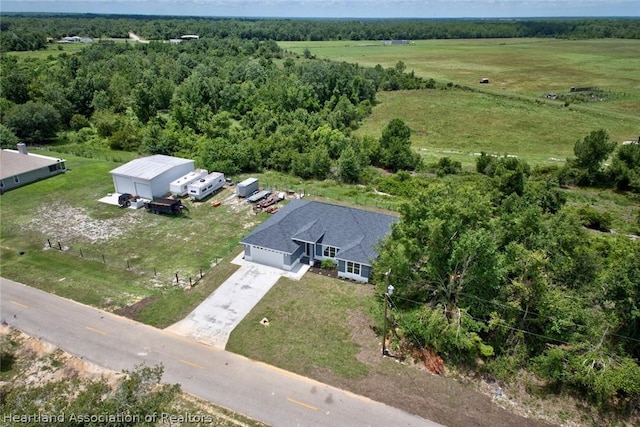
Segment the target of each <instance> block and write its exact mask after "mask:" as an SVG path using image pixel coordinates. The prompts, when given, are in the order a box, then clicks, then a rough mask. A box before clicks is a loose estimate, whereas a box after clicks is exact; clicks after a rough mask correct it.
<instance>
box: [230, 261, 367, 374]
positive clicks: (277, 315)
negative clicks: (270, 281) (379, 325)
mask: <svg viewBox="0 0 640 427" xmlns="http://www.w3.org/2000/svg"><path fill="white" fill-rule="evenodd" d="M372 295H373V287H372V286H370V285H362V284H354V283H350V282H344V281H341V280H337V279H331V278H328V277H326V276H320V275H317V274H312V273H307V274H306V275H305V276H304V277H303V278H302V279H301V280H300V281H295V280H291V279H287V278H281V279H280V280H279V281H278V282H277V283H276V285H275V286H274V287H273V288H272V289H271V291H269V293H268V294H267V295H266V296H265V297H264V298H263V299H262V300H261V301H260V302H259V303H258V305H256V306H255V307H254V308H253V310H252V311H251V312H250V313H249V314H248V315H247V316H246V317H245V318H244V320H243V321H242V322H241V323H240V325H238V326H237V327H236V329H234V330H233V332H232V333H231V336H230V338H229V342H228V343H227V350H229V351H232V352H235V353H239V354H243V355H246V356H247V357H250V358H252V359H257V360H261V361H264V362H266V363H268V364H271V365H274V366H278V367H280V368H283V369H286V370H288V371H292V372H296V373H299V374H302V375H310V374H311V372H312V370H313V369H316V368H328V369H330V370H331V371H332V372H334V373H335V374H337V375H339V376H341V377H344V378H353V379H356V378H361V377H363V376H366V375H367V373H368V370H369V368H368V366H367V365H366V364H364V363H362V362H360V361H358V360H357V358H356V355H357V353H358V351H359V346H358V345H357V344H356V343H355V342H354V340H352V338H351V328H350V327H349V325H348V318H349V315H350V313H354V312H355V311H357V310H366V307H367V304H369V303H370V301H371V300H370V297H371V296H372ZM265 317H266V318H267V319H268V320H269V325H268V326H264V325H263V324H262V323H261V320H262V319H263V318H265Z"/></svg>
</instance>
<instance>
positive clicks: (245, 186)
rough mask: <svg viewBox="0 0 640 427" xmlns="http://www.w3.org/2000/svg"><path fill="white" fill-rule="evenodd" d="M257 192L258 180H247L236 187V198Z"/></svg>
mask: <svg viewBox="0 0 640 427" xmlns="http://www.w3.org/2000/svg"><path fill="white" fill-rule="evenodd" d="M256 191H258V179H257V178H247V179H245V180H244V181H242V182H239V183H238V184H237V185H236V194H237V195H238V197H248V196H251V195H252V194H253V193H254V192H256Z"/></svg>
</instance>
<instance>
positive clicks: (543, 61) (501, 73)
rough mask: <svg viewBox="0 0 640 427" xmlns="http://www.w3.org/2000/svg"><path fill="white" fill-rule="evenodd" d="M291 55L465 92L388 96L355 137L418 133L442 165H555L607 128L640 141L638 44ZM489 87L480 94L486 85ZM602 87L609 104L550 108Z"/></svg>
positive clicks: (419, 46)
mask: <svg viewBox="0 0 640 427" xmlns="http://www.w3.org/2000/svg"><path fill="white" fill-rule="evenodd" d="M280 46H281V47H282V48H283V49H286V50H288V51H290V52H294V53H297V54H302V53H303V51H304V50H305V49H309V50H310V52H311V54H312V55H315V56H316V57H317V58H321V59H324V58H328V59H331V60H337V61H346V62H352V63H358V64H360V65H363V66H375V65H377V64H380V65H382V66H383V67H385V68H387V67H394V66H395V65H396V64H397V63H398V62H399V61H403V62H404V63H405V65H406V71H407V72H411V71H414V72H415V73H416V74H417V75H418V76H421V77H423V78H427V79H428V78H433V79H434V80H436V81H437V82H439V83H440V84H439V86H444V85H445V84H446V83H449V82H451V83H453V84H454V85H460V86H463V87H464V88H466V89H464V90H462V89H450V90H424V91H401V92H382V93H379V94H378V95H377V99H378V101H379V104H378V105H377V106H376V107H374V110H373V114H372V115H371V116H370V117H369V118H367V119H366V120H365V121H364V123H363V124H362V126H361V128H360V129H359V130H358V131H357V133H359V134H368V135H372V136H375V137H378V136H379V135H380V132H381V129H382V128H383V127H384V126H385V125H386V124H387V123H388V122H389V121H390V120H391V119H393V118H395V117H399V118H401V119H403V120H404V121H405V122H406V123H407V124H408V125H409V127H411V129H412V130H413V135H412V142H413V144H414V145H415V147H416V149H418V150H419V151H420V152H421V153H422V154H423V155H425V156H426V157H427V158H434V159H435V158H438V157H442V156H444V155H447V156H449V157H452V158H455V159H456V160H460V161H463V163H466V164H471V163H472V162H473V157H469V154H471V153H477V152H479V151H487V152H492V153H498V154H512V155H517V156H521V157H524V158H525V159H527V160H528V161H530V162H532V163H548V162H554V160H550V159H556V158H558V159H564V158H565V157H567V156H568V155H571V154H572V150H573V144H574V143H575V141H576V140H577V139H579V138H583V137H584V136H586V135H587V134H588V133H589V132H591V131H592V130H596V129H599V128H604V129H606V130H607V132H609V134H610V136H611V138H612V140H614V141H618V142H621V141H624V140H626V139H630V138H632V137H637V135H636V134H638V132H639V129H640V74H639V73H638V72H637V70H638V69H640V41H639V40H580V41H572V40H554V39H477V40H418V41H415V42H412V44H410V45H399V46H384V45H382V43H381V42H364V41H334V42H280ZM483 77H487V78H489V79H490V83H489V84H480V82H479V81H480V78H483ZM592 86H595V87H598V88H600V89H601V90H603V91H604V94H605V96H604V100H603V101H597V102H588V103H577V102H570V103H569V105H568V106H565V105H564V104H565V103H564V102H563V101H557V100H556V101H553V100H548V99H546V98H545V97H544V95H545V94H548V93H556V94H561V93H567V92H569V90H570V88H571V87H592Z"/></svg>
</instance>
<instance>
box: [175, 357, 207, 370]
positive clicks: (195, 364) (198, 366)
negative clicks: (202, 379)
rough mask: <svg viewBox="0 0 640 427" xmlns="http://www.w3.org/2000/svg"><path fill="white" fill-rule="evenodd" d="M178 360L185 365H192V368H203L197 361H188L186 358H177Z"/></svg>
mask: <svg viewBox="0 0 640 427" xmlns="http://www.w3.org/2000/svg"><path fill="white" fill-rule="evenodd" d="M178 360H179V361H180V362H182V363H184V364H185V365H189V366H193V367H194V368H198V369H204V367H202V366H200V365H198V364H197V363H193V362H189V361H188V360H184V359H178Z"/></svg>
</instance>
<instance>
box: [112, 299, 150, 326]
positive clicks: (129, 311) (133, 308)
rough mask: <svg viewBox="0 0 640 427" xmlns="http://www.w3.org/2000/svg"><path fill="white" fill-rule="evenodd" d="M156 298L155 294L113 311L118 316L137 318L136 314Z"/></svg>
mask: <svg viewBox="0 0 640 427" xmlns="http://www.w3.org/2000/svg"><path fill="white" fill-rule="evenodd" d="M157 299H158V296H157V295H154V296H151V297H148V298H144V299H142V300H140V301H138V302H137V303H135V304H131V305H127V306H125V307H122V308H119V309H117V310H115V311H114V313H115V314H117V315H119V316H124V317H128V318H129V319H133V320H137V318H138V314H139V313H140V312H141V311H142V310H143V309H144V308H145V307H146V306H148V305H149V304H151V303H152V302H154V301H155V300H157Z"/></svg>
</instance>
